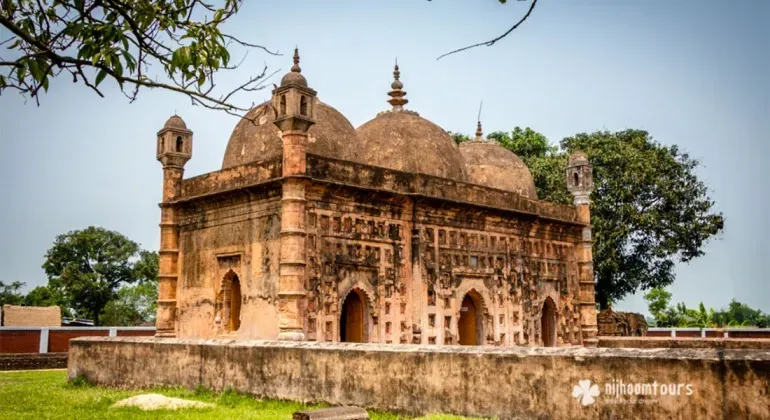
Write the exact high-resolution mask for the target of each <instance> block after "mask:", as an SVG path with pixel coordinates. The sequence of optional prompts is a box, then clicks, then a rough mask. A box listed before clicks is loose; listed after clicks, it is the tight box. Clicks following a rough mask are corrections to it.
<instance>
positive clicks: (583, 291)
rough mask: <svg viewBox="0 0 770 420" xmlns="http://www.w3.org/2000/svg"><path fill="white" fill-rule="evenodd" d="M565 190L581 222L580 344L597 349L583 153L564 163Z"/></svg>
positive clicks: (588, 184) (588, 175) (587, 169)
mask: <svg viewBox="0 0 770 420" xmlns="http://www.w3.org/2000/svg"><path fill="white" fill-rule="evenodd" d="M567 189H568V190H569V192H571V193H572V195H573V196H574V197H575V200H574V204H575V207H577V215H578V221H579V222H581V223H583V224H584V225H585V226H584V227H583V233H582V238H581V241H580V243H579V244H578V246H577V247H576V253H577V263H578V281H579V285H580V290H579V293H578V299H579V304H580V325H581V333H582V337H583V345H584V346H586V347H596V345H597V344H598V339H597V334H598V327H597V322H596V291H595V284H594V265H593V252H592V244H593V241H592V239H591V210H590V201H591V200H590V197H591V192H592V191H593V189H594V180H593V172H592V169H591V164H590V163H589V162H588V157H587V156H586V155H585V153H583V152H575V153H573V154H572V155H571V156H570V157H569V163H568V164H567Z"/></svg>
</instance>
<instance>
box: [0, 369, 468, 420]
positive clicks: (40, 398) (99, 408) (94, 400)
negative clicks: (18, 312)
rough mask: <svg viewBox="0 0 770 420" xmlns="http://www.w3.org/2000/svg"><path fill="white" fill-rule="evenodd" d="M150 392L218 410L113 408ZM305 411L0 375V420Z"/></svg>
mask: <svg viewBox="0 0 770 420" xmlns="http://www.w3.org/2000/svg"><path fill="white" fill-rule="evenodd" d="M150 392H153V393H158V394H163V395H167V396H169V397H178V398H185V399H190V400H198V401H204V402H210V403H215V404H216V408H211V409H186V410H177V411H171V410H156V411H142V410H141V409H139V408H134V407H130V408H129V407H126V408H111V406H112V404H114V403H115V402H117V401H119V400H122V399H124V398H127V397H130V396H133V395H137V394H144V393H150ZM307 407H309V406H307V405H304V404H300V403H294V402H287V401H270V400H258V399H256V398H254V397H251V396H248V395H241V394H237V393H234V392H224V393H221V394H214V393H212V392H209V391H206V390H188V389H183V388H155V389H152V390H138V391H124V390H117V389H110V388H101V387H96V386H90V385H86V384H77V385H76V384H69V383H67V379H66V371H64V370H52V371H25V372H0V419H78V420H80V419H157V418H163V419H165V418H174V419H217V420H224V419H291V415H292V413H294V412H295V411H297V410H300V409H303V408H307ZM310 407H320V406H310ZM369 416H370V417H371V418H372V419H398V418H404V417H403V416H401V417H399V416H397V415H395V414H391V413H378V412H372V411H370V412H369ZM424 418H425V419H431V420H439V419H441V420H450V419H457V420H459V419H462V418H463V417H455V416H445V415H434V416H429V417H424Z"/></svg>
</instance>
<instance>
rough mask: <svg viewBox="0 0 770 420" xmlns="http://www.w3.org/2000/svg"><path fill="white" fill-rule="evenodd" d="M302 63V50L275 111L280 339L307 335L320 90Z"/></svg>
mask: <svg viewBox="0 0 770 420" xmlns="http://www.w3.org/2000/svg"><path fill="white" fill-rule="evenodd" d="M301 72H302V69H300V67H299V50H298V49H296V48H295V49H294V65H293V66H292V67H291V71H290V72H289V73H287V74H286V75H285V76H283V78H282V79H281V86H280V87H278V88H276V89H275V90H274V91H273V99H272V104H273V108H274V110H275V112H276V118H275V121H274V122H273V123H274V124H275V125H276V126H277V127H278V129H279V130H280V131H281V140H282V142H283V165H282V168H283V169H282V170H283V180H282V193H281V194H282V195H281V210H280V212H281V237H280V241H281V254H280V259H279V263H278V264H279V277H280V279H279V285H278V327H279V329H280V331H279V333H278V339H279V340H290V341H303V340H304V339H305V333H304V331H305V328H304V321H305V320H304V313H305V305H306V300H307V292H306V290H305V276H306V259H305V238H306V235H307V233H306V231H305V208H306V203H307V199H306V198H305V177H306V173H305V170H306V166H307V141H308V130H310V127H312V126H313V124H315V119H314V115H315V109H314V107H315V103H316V91H314V90H313V89H310V88H309V87H308V85H307V80H306V79H305V77H304V76H303V75H302V74H301Z"/></svg>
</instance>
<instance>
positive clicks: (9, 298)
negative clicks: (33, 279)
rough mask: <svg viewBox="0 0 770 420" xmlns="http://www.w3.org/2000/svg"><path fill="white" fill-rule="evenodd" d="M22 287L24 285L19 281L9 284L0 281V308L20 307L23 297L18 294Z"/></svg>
mask: <svg viewBox="0 0 770 420" xmlns="http://www.w3.org/2000/svg"><path fill="white" fill-rule="evenodd" d="M22 287H24V283H22V282H20V281H15V282H13V283H9V284H5V283H3V282H2V281H0V306H3V305H21V304H22V301H23V299H24V296H23V295H22V294H21V292H20V290H21V288H22Z"/></svg>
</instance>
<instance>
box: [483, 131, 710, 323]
mask: <svg viewBox="0 0 770 420" xmlns="http://www.w3.org/2000/svg"><path fill="white" fill-rule="evenodd" d="M488 138H491V139H495V140H497V141H498V142H499V143H500V144H501V145H502V146H503V147H505V148H507V149H509V150H511V151H512V152H514V153H516V154H517V155H519V156H520V157H521V158H522V160H523V161H524V163H525V164H526V165H527V166H528V167H529V169H530V172H531V173H532V177H533V179H534V182H535V188H536V189H537V194H538V198H539V199H540V200H545V201H552V202H557V203H564V204H568V203H571V202H572V195H571V194H570V193H569V191H567V185H566V182H565V179H564V176H565V175H564V174H565V169H566V166H567V162H568V158H569V155H570V153H572V152H575V151H578V150H580V151H583V152H585V153H586V154H587V155H588V157H589V160H590V161H591V165H592V166H593V170H594V183H595V190H594V192H593V194H592V195H591V223H592V225H593V235H594V273H595V277H596V282H597V302H598V303H599V304H600V306H601V308H607V307H608V305H609V303H610V302H612V301H617V300H620V299H622V298H623V297H624V296H626V295H628V294H631V293H634V292H636V291H638V290H649V289H652V288H655V287H663V286H666V285H669V284H671V283H672V282H673V280H674V271H673V268H674V265H675V262H676V261H680V262H688V261H690V260H692V259H693V258H696V257H698V256H701V255H703V244H704V243H705V242H706V241H707V240H708V239H709V238H711V237H713V236H715V235H717V234H718V233H719V232H721V231H722V230H723V228H724V217H723V215H722V214H721V213H715V212H713V211H712V207H713V205H714V202H713V201H712V200H711V199H710V198H709V196H708V189H707V188H706V186H705V185H704V184H703V182H701V181H700V180H698V178H697V176H696V174H695V170H696V169H697V167H698V165H699V162H698V161H697V160H695V159H692V158H691V157H690V156H689V155H688V154H687V153H683V152H681V151H680V150H679V148H678V147H677V146H664V145H661V144H659V143H657V142H655V141H654V140H653V139H652V137H651V136H650V135H649V133H647V132H646V131H642V130H625V131H619V132H614V133H613V132H608V131H599V132H595V133H591V134H586V133H582V134H577V135H575V136H572V137H568V138H565V139H563V140H562V141H561V143H560V146H559V147H556V146H553V145H551V144H550V143H549V141H548V139H547V138H546V137H545V136H544V135H542V134H541V133H538V132H536V131H534V130H532V129H530V128H525V129H522V128H520V127H516V128H514V129H513V130H512V131H511V132H493V133H491V134H490V135H489V136H488ZM669 315H671V316H674V315H673V314H672V313H669ZM672 322H673V321H672Z"/></svg>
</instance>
